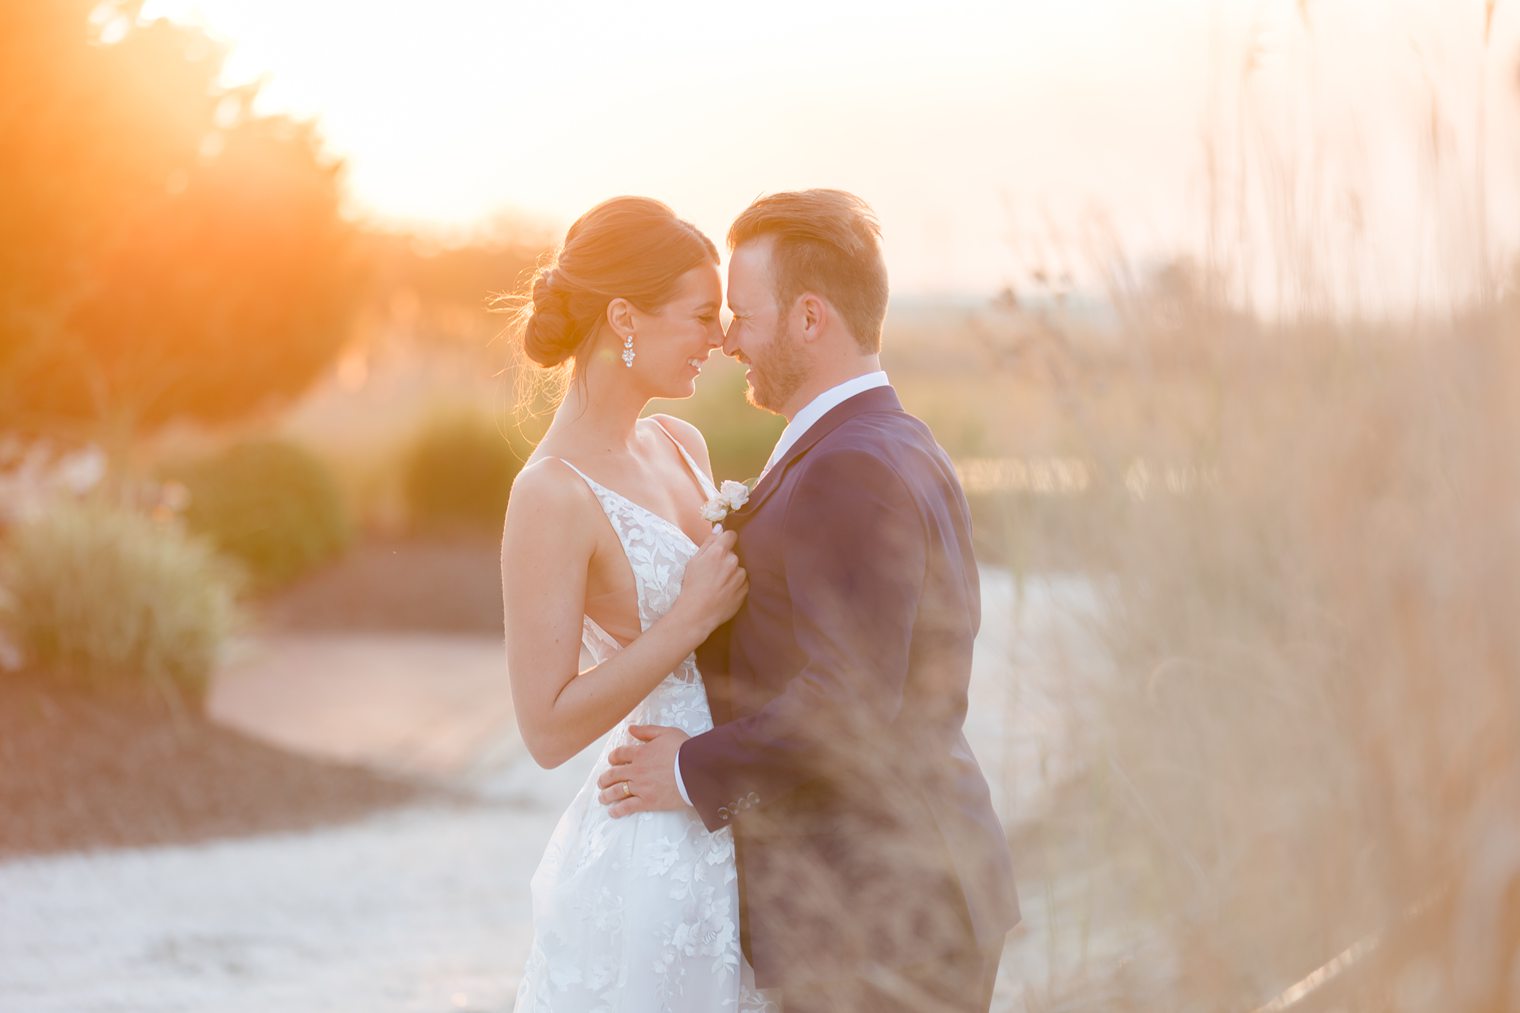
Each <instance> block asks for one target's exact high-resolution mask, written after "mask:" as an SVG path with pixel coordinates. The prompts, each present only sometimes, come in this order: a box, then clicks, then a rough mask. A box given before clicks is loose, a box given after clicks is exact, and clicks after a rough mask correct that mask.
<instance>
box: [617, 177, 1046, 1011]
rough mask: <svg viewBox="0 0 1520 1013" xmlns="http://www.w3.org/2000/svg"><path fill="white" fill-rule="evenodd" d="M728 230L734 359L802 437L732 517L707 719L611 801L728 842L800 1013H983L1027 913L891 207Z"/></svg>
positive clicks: (749, 219)
mask: <svg viewBox="0 0 1520 1013" xmlns="http://www.w3.org/2000/svg"><path fill="white" fill-rule="evenodd" d="M728 241H729V246H730V247H731V248H732V250H733V257H732V262H731V264H730V267H729V285H728V301H729V306H730V308H731V309H732V310H733V315H734V319H733V324H732V326H731V327H730V328H729V330H728V335H727V338H726V340H725V341H724V345H723V350H724V352H726V353H727V354H728V355H730V356H733V357H734V358H736V359H738V360H739V361H740V362H742V363H744V364H745V365H746V366H748V367H749V372H748V373H747V374H746V379H747V380H748V383H749V398H750V400H751V401H752V402H753V403H754V404H755V405H757V406H759V407H761V408H766V409H769V410H771V411H774V412H778V413H779V414H781V415H784V416H786V418H787V420H788V423H789V424H788V425H787V427H786V430H785V431H784V432H783V433H782V435H781V440H780V442H779V443H778V444H777V446H776V449H775V451H774V452H773V453H772V455H771V460H770V462H769V464H767V466H766V470H765V471H764V472H763V473H762V475H761V477H760V480H759V482H758V483H757V485H756V486H755V489H754V491H753V493H752V495H751V497H750V501H749V502H748V503H747V504H746V505H745V506H744V507H743V508H741V509H740V510H738V511H737V512H735V513H733V514H730V515H729V517H728V518H727V522H726V523H727V526H728V527H729V528H730V529H732V530H735V531H737V532H738V536H739V537H738V546H737V550H736V551H737V552H738V554H739V558H740V561H741V562H742V564H743V566H744V568H745V569H746V570H747V571H748V574H749V583H750V592H749V598H748V600H747V601H746V602H745V604H744V605H743V607H741V609H740V610H739V612H738V614H737V615H735V616H734V618H733V620H732V621H731V622H730V623H728V625H726V626H725V627H723V628H721V629H720V630H719V631H718V632H717V633H715V634H714V635H713V637H712V638H711V639H709V640H708V642H707V643H706V644H704V645H703V646H702V648H701V649H700V651H699V652H698V661H699V664H700V668H701V671H702V675H703V679H704V681H705V683H706V686H707V693H708V699H709V702H710V704H711V707H712V713H713V721H714V723H715V727H714V728H713V729H712V730H711V731H709V732H706V733H703V734H701V735H697V736H695V737H692V738H687V737H686V736H685V734H684V733H682V732H681V731H679V730H677V729H673V728H659V727H641V728H638V729H635V734H636V736H637V737H638V738H639V739H641V740H643V741H642V742H641V743H639V744H636V745H632V746H623V747H619V748H618V749H616V750H614V751H613V752H612V754H611V761H612V764H613V765H612V767H611V768H610V769H609V770H608V771H607V773H606V774H604V775H603V776H602V778H601V781H600V787H601V788H602V793H601V799H602V801H603V802H604V803H606V804H609V805H611V807H612V808H611V813H612V815H614V816H626V815H628V814H631V813H637V812H643V811H649V810H660V809H678V808H681V807H684V806H686V805H691V806H694V807H695V808H696V811H697V813H698V814H699V815H700V816H701V819H702V822H703V823H704V824H706V826H707V827H708V829H709V830H718V829H720V828H722V827H731V828H732V831H733V837H734V844H735V847H736V849H737V860H738V869H739V888H740V912H739V917H740V939H741V941H742V943H743V945H744V951H745V954H746V955H747V956H748V958H749V961H750V964H751V965H752V966H753V967H754V970H755V977H756V982H757V984H759V985H760V986H761V987H764V988H778V987H779V988H780V989H781V992H782V1000H783V1002H784V1005H785V1008H786V1010H787V1013H813V1011H818V1013H823V1011H838V1010H850V1011H854V1010H861V1011H864V1010H873V1011H877V1010H903V1011H908V1010H912V1011H918V1010H930V1009H932V1010H966V1011H972V1010H975V1011H985V1010H986V1009H987V1008H988V1006H989V1005H990V1003H991V998H992V988H993V983H994V979H995V977H996V973H997V962H998V956H999V954H1000V952H1001V951H1002V947H1003V938H1004V935H1005V934H1006V933H1007V931H1008V929H1009V928H1011V927H1012V926H1013V925H1014V924H1016V923H1017V922H1018V919H1019V911H1018V900H1017V897H1016V894H1015V890H1014V884H1013V874H1012V869H1011V866H1010V862H1009V857H1008V848H1007V842H1006V839H1005V837H1004V835H1003V831H1002V829H1001V827H1000V826H999V824H998V821H997V818H996V817H995V816H994V814H993V811H992V805H991V801H990V798H989V794H988V790H987V784H986V781H985V780H984V778H983V777H982V773H981V770H980V768H979V767H978V766H977V763H976V760H975V759H974V758H973V757H972V755H971V751H970V748H969V747H968V746H967V743H966V739H965V736H964V735H963V733H962V725H963V723H964V721H965V716H966V691H967V684H968V681H969V678H970V673H971V647H972V641H973V640H974V638H975V636H976V631H977V626H978V624H979V622H980V613H981V606H980V599H979V590H978V580H977V570H976V562H975V560H974V559H973V557H972V553H971V530H970V528H971V522H970V515H969V513H968V511H967V507H966V499H965V496H964V495H963V493H962V492H961V488H960V484H959V482H958V481H957V479H956V475H955V471H954V468H953V466H952V465H951V463H950V460H949V459H948V458H947V457H946V455H945V453H944V451H943V450H942V449H940V447H939V445H938V444H937V443H935V441H934V437H933V436H932V435H931V434H930V432H929V430H928V428H927V427H926V426H925V425H924V424H923V423H922V422H920V421H919V420H918V419H916V418H914V417H913V416H911V415H909V414H907V413H906V412H904V411H903V408H902V404H901V403H900V402H899V401H898V399H897V395H896V393H895V392H894V391H893V390H892V388H891V387H890V386H888V384H887V377H886V374H885V373H883V372H881V365H880V361H879V359H878V353H879V351H880V348H881V327H882V319H883V318H884V316H885V315H886V308H887V276H886V268H885V266H884V264H883V262H882V257H881V251H880V235H879V230H878V227H877V224H876V220H875V217H874V215H873V214H872V212H871V210H870V208H869V207H867V206H866V205H865V203H864V202H862V201H861V200H860V199H859V198H857V197H854V196H852V195H850V194H847V193H843V192H840V191H837V190H808V191H804V192H800V193H782V194H775V195H773V196H770V197H764V198H762V199H760V200H758V201H756V202H755V203H754V204H753V205H751V206H750V207H749V208H748V209H747V210H746V211H745V212H744V213H743V214H742V215H740V216H739V219H738V220H737V221H736V222H735V223H734V225H733V228H732V229H731V230H730V231H729V236H728ZM621 782H627V783H626V784H623V783H621Z"/></svg>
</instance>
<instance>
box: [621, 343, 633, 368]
mask: <svg viewBox="0 0 1520 1013" xmlns="http://www.w3.org/2000/svg"><path fill="white" fill-rule="evenodd" d="M633 356H634V351H633V335H632V334H630V335H628V337H626V338H624V339H623V365H625V366H627V367H628V368H629V369H632V368H633Z"/></svg>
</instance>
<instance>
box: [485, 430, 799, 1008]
mask: <svg viewBox="0 0 1520 1013" xmlns="http://www.w3.org/2000/svg"><path fill="white" fill-rule="evenodd" d="M656 424H658V422H656ZM661 428H662V429H663V428H664V427H663V426H661ZM666 435H669V433H668V432H667V433H666ZM671 439H672V442H675V443H676V447H677V449H678V450H680V452H681V456H682V458H683V459H684V460H685V461H686V464H687V466H688V467H689V468H691V470H692V471H693V472H694V473H695V475H696V476H697V480H698V481H699V482H700V483H701V484H702V487H703V488H704V489H706V490H708V494H709V495H714V494H715V493H716V490H714V489H713V488H712V481H711V479H709V478H708V477H707V475H706V473H705V472H703V471H702V469H701V468H700V467H698V466H697V464H696V462H695V461H693V460H692V458H691V456H690V455H689V454H687V453H686V449H685V448H684V447H682V446H681V444H680V443H679V442H677V441H676V440H675V438H674V437H671ZM562 463H564V464H565V465H566V466H568V467H569V468H571V469H572V470H573V471H575V473H576V474H578V475H580V477H581V478H582V479H584V480H585V482H586V484H587V485H588V486H590V487H591V490H592V492H594V493H595V494H596V498H597V500H598V501H599V502H600V503H601V505H602V509H603V510H604V511H606V514H607V519H608V520H609V521H610V522H611V524H612V528H613V530H614V531H616V532H617V536H618V540H619V541H620V542H621V543H622V546H623V551H624V553H626V555H627V557H628V563H629V565H630V566H631V567H632V569H633V575H634V580H635V583H636V584H637V588H638V606H639V625H640V628H641V629H645V630H647V629H648V628H649V627H650V625H651V624H652V623H654V622H655V620H657V619H659V618H660V617H661V616H662V615H664V614H665V613H666V611H668V610H669V609H670V607H671V605H673V604H674V603H675V600H676V597H677V595H678V594H679V593H680V590H681V577H682V575H683V573H684V572H685V569H686V564H687V562H688V561H689V560H690V559H691V557H692V555H693V554H695V552H696V551H697V546H696V544H695V543H694V542H692V540H691V538H690V537H689V536H687V534H686V533H685V532H684V531H683V530H682V529H681V528H680V527H679V526H677V525H676V524H674V523H672V522H671V521H669V520H666V519H665V518H663V517H661V516H660V515H658V514H655V513H653V512H652V511H650V510H648V509H646V508H644V507H642V506H640V505H638V504H637V503H634V502H633V501H632V500H629V499H628V498H626V497H624V496H622V495H621V494H619V493H617V492H614V491H613V490H611V489H608V488H606V487H605V486H602V485H600V484H598V483H597V482H595V481H593V480H592V479H591V478H589V477H588V476H587V475H585V474H584V473H583V472H581V471H580V469H579V468H576V467H575V466H574V465H573V464H570V462H568V461H562ZM581 644H582V648H583V651H582V660H583V663H584V662H586V661H588V660H589V663H590V664H592V665H595V664H600V663H601V662H603V661H606V660H607V659H608V658H609V657H611V656H612V655H614V654H616V653H617V652H618V650H619V649H620V645H619V644H618V643H617V641H616V640H614V639H613V638H612V637H611V636H610V635H609V634H608V633H607V632H606V631H605V630H603V629H602V628H601V627H600V626H598V625H597V624H596V623H595V622H594V621H592V619H591V618H590V617H589V616H587V617H586V618H585V619H584V621H583V624H582V634H581ZM588 656H589V657H588ZM633 724H642V725H668V726H673V727H676V728H680V729H681V730H683V731H685V732H686V733H687V734H689V735H696V734H698V733H701V732H704V731H707V730H708V729H709V728H711V727H712V715H711V712H710V711H709V710H708V706H707V694H706V691H705V690H704V689H703V686H702V677H701V675H700V674H699V673H698V671H697V666H696V659H695V657H694V656H688V657H687V658H686V659H685V660H684V661H682V662H681V665H680V667H679V668H677V669H676V670H675V671H674V672H671V673H670V674H669V675H668V676H666V677H665V679H664V681H662V682H661V683H660V684H659V685H658V686H656V687H655V689H654V691H653V692H652V693H650V694H649V695H648V696H647V697H645V698H644V700H643V702H641V703H640V704H639V705H638V706H637V707H635V708H634V710H633V713H631V714H629V715H628V717H626V718H624V719H623V721H622V722H620V723H619V724H618V726H617V727H616V728H614V729H613V730H612V733H611V734H610V735H608V736H607V740H606V743H605V745H604V746H603V747H602V751H601V755H600V757H599V758H598V760H597V763H596V765H595V767H594V768H593V769H592V771H591V774H590V776H589V777H588V778H587V780H586V783H585V784H584V785H582V786H581V789H580V792H579V793H578V794H577V795H576V796H575V799H574V801H572V802H571V803H570V807H569V809H567V810H566V811H565V814H564V815H563V816H562V817H560V821H559V824H558V825H557V826H556V827H555V830H554V833H553V835H552V836H551V838H550V840H549V845H548V848H547V850H546V851H545V852H544V857H543V859H542V860H541V861H540V863H539V866H538V870H537V871H536V872H535V873H534V875H533V882H532V892H533V945H532V949H531V950H530V952H529V956H528V961H527V966H526V968H525V970H524V972H523V981H522V985H521V987H520V988H519V990H518V993H517V1004H516V1006H515V1007H514V1010H515V1011H516V1013H592V1011H596V1013H646V1011H648V1013H656V1011H659V1013H715V1011H719V1010H733V1011H736V1013H752V1011H754V1013H760V1011H776V1010H779V1008H780V1007H779V1004H778V1003H776V1002H774V1001H768V1000H767V998H766V996H765V995H764V994H763V993H762V992H760V991H759V990H757V989H755V988H754V986H753V978H752V973H751V971H750V968H749V964H748V962H747V961H745V959H744V956H743V954H742V953H741V952H740V948H739V894H738V873H737V871H736V869H735V865H734V842H733V834H732V832H731V831H730V830H729V829H728V828H726V827H725V828H723V829H721V830H719V831H717V832H715V833H710V832H708V830H707V828H706V827H704V826H703V825H702V821H701V820H700V818H698V816H697V814H696V812H695V811H694V810H691V809H684V810H681V811H678V812H642V813H636V814H634V815H632V816H625V817H623V818H621V819H613V818H611V817H610V816H608V815H607V807H606V806H605V805H603V804H602V803H601V802H600V801H599V800H598V798H597V795H598V793H599V789H598V788H597V784H596V779H597V777H598V776H599V775H600V774H601V773H602V772H603V771H605V770H606V769H607V767H608V760H607V757H608V754H609V753H610V752H611V751H612V750H613V749H614V748H616V747H617V746H619V745H623V744H625V743H629V742H632V741H634V740H633V738H632V737H631V736H630V735H629V734H628V731H627V729H628V726H629V725H633Z"/></svg>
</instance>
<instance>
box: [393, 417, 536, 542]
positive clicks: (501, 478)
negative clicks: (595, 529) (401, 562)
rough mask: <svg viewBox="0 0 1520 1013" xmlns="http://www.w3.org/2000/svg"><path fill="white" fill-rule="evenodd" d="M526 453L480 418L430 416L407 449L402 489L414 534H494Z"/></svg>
mask: <svg viewBox="0 0 1520 1013" xmlns="http://www.w3.org/2000/svg"><path fill="white" fill-rule="evenodd" d="M526 457H527V450H526V448H523V447H518V446H515V445H514V443H513V442H511V441H509V440H508V438H507V437H506V436H504V435H503V434H502V433H501V431H500V430H499V429H498V428H497V426H496V425H495V424H494V423H493V422H492V421H491V420H490V418H488V417H487V416H486V415H484V414H471V413H457V414H450V415H443V416H439V417H437V418H434V419H433V420H432V421H430V422H428V423H427V424H426V425H424V426H423V429H422V432H421V433H420V434H419V435H418V436H417V438H416V440H415V441H414V442H413V443H412V445H411V447H410V448H408V450H407V452H406V455H405V458H404V460H403V462H402V486H403V493H404V495H405V498H406V505H407V516H408V518H409V519H410V522H411V526H412V528H413V530H416V531H427V532H461V531H464V532H499V531H500V530H501V523H502V517H503V515H504V514H505V513H506V509H507V494H508V493H509V492H510V490H511V488H512V480H513V479H514V478H516V477H517V472H518V471H519V469H521V467H522V462H523V459H524V458H526Z"/></svg>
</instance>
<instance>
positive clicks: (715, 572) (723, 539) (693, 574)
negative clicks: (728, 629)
mask: <svg viewBox="0 0 1520 1013" xmlns="http://www.w3.org/2000/svg"><path fill="white" fill-rule="evenodd" d="M738 537H739V536H738V535H737V534H735V533H734V532H732V531H723V532H720V533H718V534H715V535H713V536H712V537H710V538H708V539H707V541H705V542H703V543H702V545H701V547H700V548H699V549H697V552H696V555H694V556H692V557H691V561H690V562H689V563H687V564H686V574H685V576H683V577H682V578H681V594H680V596H679V597H678V598H677V599H676V603H675V605H674V606H672V607H671V611H672V612H677V611H678V612H679V613H680V614H681V615H682V617H683V618H684V621H686V622H689V623H691V624H692V626H693V627H694V628H695V629H696V630H697V632H698V633H699V634H700V637H701V639H703V640H706V639H707V637H708V635H709V634H711V633H712V631H713V630H715V629H717V628H718V627H719V626H722V625H723V624H724V623H726V622H728V621H729V620H730V619H732V618H733V616H734V613H735V612H737V611H739V606H740V605H742V604H744V596H745V595H747V594H748V593H749V577H748V575H747V574H745V572H744V568H743V567H742V566H740V565H739V557H738V556H736V555H734V543H735V542H736V541H738Z"/></svg>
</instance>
